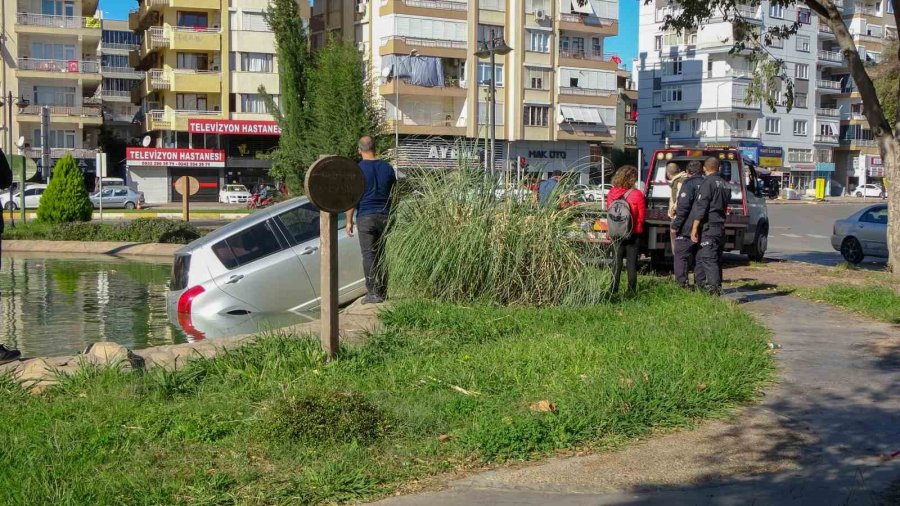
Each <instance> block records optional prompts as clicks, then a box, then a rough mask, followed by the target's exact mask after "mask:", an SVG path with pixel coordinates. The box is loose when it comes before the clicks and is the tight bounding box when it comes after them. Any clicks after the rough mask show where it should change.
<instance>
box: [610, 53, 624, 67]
mask: <svg viewBox="0 0 900 506" xmlns="http://www.w3.org/2000/svg"><path fill="white" fill-rule="evenodd" d="M609 61H611V62H613V63H615V64H616V65H621V64H622V59H621V58H619V57H618V55H612V57H611V58H610V59H609Z"/></svg>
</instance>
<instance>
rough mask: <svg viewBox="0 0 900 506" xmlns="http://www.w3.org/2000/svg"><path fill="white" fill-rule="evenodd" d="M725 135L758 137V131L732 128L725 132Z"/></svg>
mask: <svg viewBox="0 0 900 506" xmlns="http://www.w3.org/2000/svg"><path fill="white" fill-rule="evenodd" d="M725 135H726V136H728V137H731V138H732V139H759V138H760V134H759V132H754V131H753V130H738V129H732V130H731V131H729V132H726V134H725Z"/></svg>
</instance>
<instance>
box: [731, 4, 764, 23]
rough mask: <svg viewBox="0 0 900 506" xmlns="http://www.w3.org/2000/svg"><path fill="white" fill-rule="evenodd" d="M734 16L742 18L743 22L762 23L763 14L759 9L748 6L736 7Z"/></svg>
mask: <svg viewBox="0 0 900 506" xmlns="http://www.w3.org/2000/svg"><path fill="white" fill-rule="evenodd" d="M734 12H735V14H737V15H738V16H740V17H742V18H744V21H762V20H763V12H762V9H761V8H759V7H751V6H749V5H738V6H737V8H736V9H735V11H734Z"/></svg>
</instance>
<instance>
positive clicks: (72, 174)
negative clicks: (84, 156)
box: [37, 154, 94, 223]
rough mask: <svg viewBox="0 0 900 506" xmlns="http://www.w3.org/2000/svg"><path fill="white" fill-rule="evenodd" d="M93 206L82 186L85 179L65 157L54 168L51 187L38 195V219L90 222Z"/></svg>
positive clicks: (73, 160) (70, 160)
mask: <svg viewBox="0 0 900 506" xmlns="http://www.w3.org/2000/svg"><path fill="white" fill-rule="evenodd" d="M93 211H94V207H93V206H92V205H91V201H90V199H89V198H88V193H87V190H86V189H85V187H84V176H83V175H82V173H81V171H80V170H78V166H77V165H75V159H74V158H72V155H70V154H67V155H66V156H64V157H63V158H62V159H60V160H59V161H58V162H56V167H55V168H54V169H53V177H52V178H51V179H50V184H49V185H48V186H47V189H46V190H45V191H44V194H43V196H41V204H40V206H39V207H38V210H37V219H38V220H39V221H42V222H45V223H69V222H76V221H90V220H91V214H92V213H93Z"/></svg>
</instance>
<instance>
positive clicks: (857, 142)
mask: <svg viewBox="0 0 900 506" xmlns="http://www.w3.org/2000/svg"><path fill="white" fill-rule="evenodd" d="M841 144H851V145H854V146H859V147H863V148H871V147H875V145H876V144H875V141H874V140H872V139H841Z"/></svg>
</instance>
